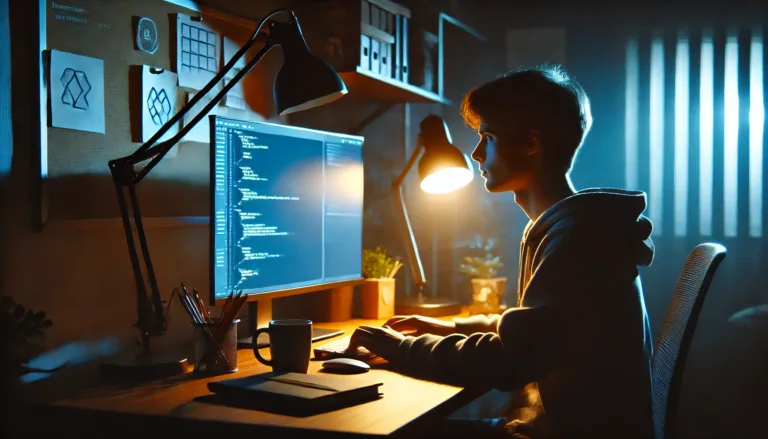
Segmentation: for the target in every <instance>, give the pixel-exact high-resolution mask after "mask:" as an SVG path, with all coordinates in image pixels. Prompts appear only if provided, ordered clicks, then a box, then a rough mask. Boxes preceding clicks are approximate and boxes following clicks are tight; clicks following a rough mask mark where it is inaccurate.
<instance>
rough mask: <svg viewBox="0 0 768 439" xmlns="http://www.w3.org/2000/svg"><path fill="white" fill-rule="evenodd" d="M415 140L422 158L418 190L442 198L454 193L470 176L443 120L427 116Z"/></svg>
mask: <svg viewBox="0 0 768 439" xmlns="http://www.w3.org/2000/svg"><path fill="white" fill-rule="evenodd" d="M419 139H420V141H421V142H422V145H424V155H423V156H422V157H421V160H420V161H419V180H421V190H423V191H424V192H427V193H430V194H444V193H448V192H453V191H455V190H458V189H460V188H462V187H464V186H466V185H467V184H469V182H470V181H472V178H473V176H474V174H473V172H472V164H471V163H470V162H469V157H467V155H466V154H464V153H463V152H461V150H460V149H459V148H457V147H456V146H454V145H453V144H452V143H451V134H450V133H449V132H448V126H447V125H446V124H445V121H444V120H443V118H441V117H439V116H435V115H430V116H427V117H426V118H425V119H424V120H423V121H422V122H421V133H420V134H419Z"/></svg>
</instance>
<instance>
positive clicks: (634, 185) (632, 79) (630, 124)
mask: <svg viewBox="0 0 768 439" xmlns="http://www.w3.org/2000/svg"><path fill="white" fill-rule="evenodd" d="M626 49H627V53H626V61H627V63H626V69H627V72H626V78H627V82H626V87H625V89H624V93H625V100H624V105H625V108H624V153H625V158H624V171H625V172H624V176H625V179H626V187H627V189H632V190H635V189H638V187H639V182H638V171H639V170H638V168H637V164H638V163H639V161H638V152H637V148H638V146H637V138H638V128H637V120H638V117H639V116H638V115H639V109H638V106H639V105H640V104H639V100H640V65H639V61H638V46H637V38H631V39H630V40H629V41H627V48H626Z"/></svg>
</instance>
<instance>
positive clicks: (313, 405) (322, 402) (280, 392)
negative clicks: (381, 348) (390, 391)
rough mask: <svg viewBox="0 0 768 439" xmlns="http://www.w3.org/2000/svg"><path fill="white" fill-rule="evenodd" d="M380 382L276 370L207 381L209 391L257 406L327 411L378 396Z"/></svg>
mask: <svg viewBox="0 0 768 439" xmlns="http://www.w3.org/2000/svg"><path fill="white" fill-rule="evenodd" d="M379 386H381V383H380V382H376V381H374V380H371V379H370V378H368V377H367V376H360V375H354V376H352V375H322V374H312V375H309V374H306V375H305V374H301V373H282V374H281V373H275V372H270V373H266V374H261V375H252V376H248V377H243V378H235V379H231V380H223V381H216V382H210V383H208V390H210V391H211V392H213V393H216V394H217V395H218V396H219V397H221V398H224V399H230V398H231V399H233V400H236V401H237V402H239V403H250V404H251V405H255V406H256V407H254V408H259V409H263V408H264V407H267V406H268V407H269V408H283V409H285V408H289V407H290V408H294V409H296V410H325V409H335V408H342V407H345V406H349V405H355V404H359V403H362V402H366V401H371V400H375V399H378V398H379V396H381V395H380V394H379Z"/></svg>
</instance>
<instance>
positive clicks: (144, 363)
mask: <svg viewBox="0 0 768 439" xmlns="http://www.w3.org/2000/svg"><path fill="white" fill-rule="evenodd" d="M280 13H288V14H289V15H290V20H288V21H287V22H278V21H271V20H270V19H271V18H272V17H273V16H275V15H278V14H280ZM265 25H267V26H266V28H267V32H262V28H263V27H265ZM259 39H263V40H264V43H265V44H264V47H263V48H262V49H261V50H260V51H259V52H258V53H257V54H256V55H254V57H253V59H252V60H251V61H249V62H248V64H247V65H246V66H245V68H243V69H242V70H241V71H240V72H238V73H237V75H235V77H234V78H233V79H232V80H231V81H229V82H227V83H226V84H225V85H224V87H223V88H222V90H221V91H219V92H218V94H216V96H215V97H214V98H213V99H212V100H211V101H210V102H209V103H208V104H207V105H206V106H205V107H204V108H203V109H202V110H201V111H200V113H199V114H197V115H196V116H195V118H194V119H192V121H191V122H190V123H188V124H186V125H185V126H184V128H183V129H181V130H180V131H179V132H178V133H177V134H176V135H175V136H173V138H171V139H169V140H167V141H164V142H160V143H156V142H158V140H159V139H160V138H161V137H162V136H163V134H165V133H166V132H167V131H168V130H169V129H170V128H171V127H173V126H174V125H175V124H177V123H178V122H179V120H181V118H182V117H184V115H185V114H186V113H187V112H188V111H189V110H190V109H191V108H192V107H194V106H195V105H196V104H197V103H198V102H199V101H200V100H201V99H202V98H203V97H204V96H206V95H207V94H208V93H209V92H210V91H211V90H212V89H213V88H214V87H215V86H216V85H217V84H218V83H219V81H221V80H222V79H223V78H224V76H225V75H226V74H227V72H229V71H230V70H231V69H232V67H233V66H234V65H235V63H237V61H238V60H240V59H241V58H243V56H245V54H246V53H247V52H248V51H249V50H250V49H251V48H252V47H253V46H254V44H255V43H256V42H257V41H258V40H259ZM276 46H280V47H282V51H283V57H284V61H283V65H282V67H281V69H280V71H279V72H278V73H277V76H276V78H275V83H274V89H273V93H274V101H275V108H276V110H277V112H278V114H280V115H283V114H288V113H293V112H296V111H301V110H307V109H310V108H313V107H317V106H320V105H324V104H327V103H329V102H332V101H334V100H336V99H338V98H340V97H342V96H343V95H345V94H346V93H347V88H346V85H345V84H344V82H343V81H342V79H341V78H340V77H339V75H338V74H337V73H336V71H335V70H333V68H332V67H331V66H330V65H329V64H328V63H326V62H325V61H323V60H321V59H320V58H317V57H316V56H314V55H313V54H312V53H311V52H310V51H309V48H308V47H307V43H306V41H305V40H304V36H303V34H302V32H301V27H300V26H299V21H298V19H297V18H296V15H295V14H294V12H293V10H291V9H288V8H282V9H277V10H274V11H272V12H270V13H269V14H267V16H266V17H264V18H263V19H262V20H261V22H260V23H259V25H258V27H257V28H256V30H255V31H254V32H253V35H251V38H250V39H249V40H248V42H247V43H246V44H245V45H244V46H243V47H242V48H241V49H240V50H239V51H238V52H237V53H236V54H235V56H234V57H232V59H231V60H230V61H229V62H228V63H227V64H226V65H225V66H224V68H223V69H222V70H221V71H220V72H219V73H218V74H217V75H216V76H215V77H214V78H213V79H211V81H210V82H209V83H208V84H206V86H205V87H203V89H202V90H201V91H200V92H199V93H197V94H196V95H195V97H194V98H192V99H191V100H190V101H189V102H188V103H187V105H186V106H184V108H182V109H181V110H180V111H179V112H178V113H177V114H176V115H175V116H173V117H172V118H171V119H170V120H169V121H168V122H167V123H166V124H165V125H163V126H162V127H161V128H160V129H159V130H158V131H157V133H155V135H154V136H152V138H151V139H149V141H147V142H146V143H145V144H143V145H142V146H141V147H140V148H139V149H137V150H136V152H134V153H133V154H131V155H129V156H127V157H122V158H119V159H115V160H112V161H110V162H109V169H110V170H111V172H112V179H113V180H114V183H115V189H116V190H117V197H118V202H119V204H120V213H121V215H122V219H123V228H124V229H125V238H126V241H127V244H128V253H129V257H130V260H131V267H132V268H133V275H134V279H135V281H136V293H137V296H136V298H137V301H136V302H137V303H136V314H137V322H136V326H137V327H138V328H139V331H140V333H141V351H140V352H139V354H138V355H137V356H135V357H134V356H132V357H130V358H126V359H125V360H122V361H118V362H112V363H104V364H102V370H103V371H104V372H107V373H111V374H120V375H125V374H128V375H132V376H153V377H154V376H170V375H173V374H176V373H182V372H185V371H186V370H185V368H186V364H187V361H186V359H183V358H181V357H178V358H162V357H158V356H155V355H151V354H150V352H149V340H150V337H152V336H157V335H162V334H163V333H164V332H165V330H166V327H167V319H166V313H165V312H164V310H163V300H162V298H161V296H160V292H159V290H158V287H157V279H156V277H155V271H154V268H153V266H152V261H151V258H150V255H149V247H148V245H147V239H146V236H145V234H144V227H143V224H142V221H141V214H140V211H139V203H138V199H137V196H136V185H137V184H138V183H139V182H140V181H141V180H142V179H143V178H144V177H146V176H147V174H148V173H149V171H151V170H152V168H154V167H155V166H156V165H157V164H158V163H159V162H160V160H162V159H163V157H164V156H165V154H167V153H168V151H170V150H171V148H173V147H174V146H175V145H176V144H177V143H178V142H179V141H180V140H181V139H182V138H183V137H184V136H185V135H186V134H187V133H188V132H189V131H190V130H191V129H192V128H193V127H194V126H195V125H197V123H199V122H200V121H201V120H202V119H203V118H204V117H205V115H206V114H208V113H209V112H210V111H211V109H212V108H213V107H214V106H215V105H217V104H218V103H219V101H220V100H221V99H222V98H223V97H224V96H226V94H227V92H229V90H231V89H232V87H234V86H235V85H236V84H237V83H238V82H240V81H241V80H242V79H243V77H244V76H245V75H246V74H247V73H248V72H249V71H250V70H251V69H253V67H254V66H255V65H256V64H257V63H258V62H259V60H261V58H262V57H264V55H266V54H267V52H269V51H270V50H271V49H272V48H273V47H276ZM140 165H143V166H142V167H140V168H137V167H138V166H140ZM124 187H128V192H129V195H130V203H131V210H132V211H133V223H134V224H133V225H132V224H131V220H130V217H129V216H128V208H127V203H126V199H125V193H124V190H123V188H124ZM134 226H135V228H136V234H137V235H138V240H139V245H140V246H141V253H142V256H143V259H144V267H145V269H146V273H147V277H148V279H149V287H150V290H151V296H148V295H147V288H146V285H145V281H144V276H143V274H142V267H141V266H140V265H139V256H138V253H137V251H136V243H135V241H134V237H133V227H134Z"/></svg>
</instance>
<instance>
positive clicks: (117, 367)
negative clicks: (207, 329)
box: [100, 353, 189, 381]
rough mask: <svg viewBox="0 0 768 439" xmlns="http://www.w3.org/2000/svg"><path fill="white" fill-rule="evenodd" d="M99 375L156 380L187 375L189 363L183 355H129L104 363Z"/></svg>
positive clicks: (122, 378)
mask: <svg viewBox="0 0 768 439" xmlns="http://www.w3.org/2000/svg"><path fill="white" fill-rule="evenodd" d="M100 366H101V367H100V369H101V374H102V375H103V376H105V377H108V378H113V379H120V380H131V381H133V380H137V381H138V380H156V379H161V378H170V377H173V376H177V375H181V374H184V373H187V370H188V368H189V363H188V362H187V359H186V358H184V356H183V355H175V354H167V353H166V354H149V355H129V356H122V357H118V358H114V359H112V360H109V361H105V362H103V363H101V365H100Z"/></svg>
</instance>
